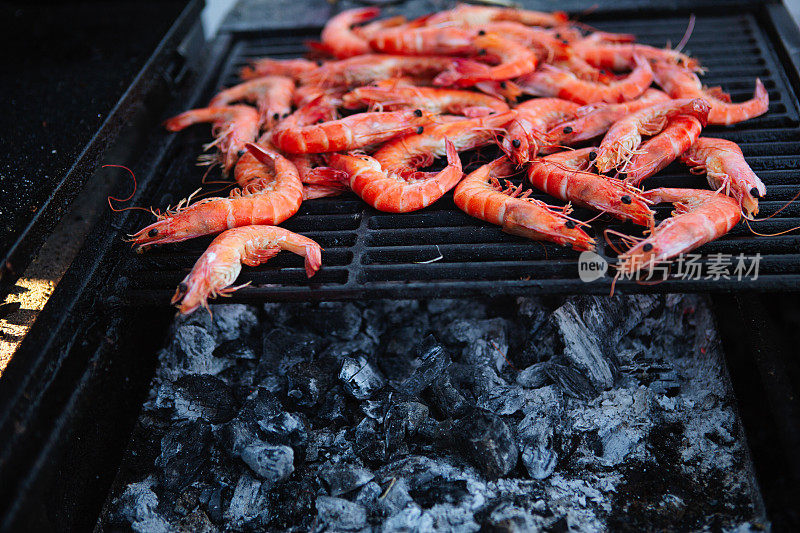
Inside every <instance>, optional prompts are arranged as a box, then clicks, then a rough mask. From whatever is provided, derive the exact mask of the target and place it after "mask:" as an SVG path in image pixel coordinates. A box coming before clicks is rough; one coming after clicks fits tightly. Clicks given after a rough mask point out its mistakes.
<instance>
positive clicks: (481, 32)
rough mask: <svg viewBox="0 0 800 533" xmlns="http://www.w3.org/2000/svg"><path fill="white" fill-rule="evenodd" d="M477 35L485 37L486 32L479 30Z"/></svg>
mask: <svg viewBox="0 0 800 533" xmlns="http://www.w3.org/2000/svg"><path fill="white" fill-rule="evenodd" d="M478 35H486V30H481V31H479V32H478Z"/></svg>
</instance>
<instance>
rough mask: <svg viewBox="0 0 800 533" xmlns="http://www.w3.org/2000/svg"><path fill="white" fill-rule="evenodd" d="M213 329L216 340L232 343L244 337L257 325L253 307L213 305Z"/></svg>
mask: <svg viewBox="0 0 800 533" xmlns="http://www.w3.org/2000/svg"><path fill="white" fill-rule="evenodd" d="M211 312H212V314H213V316H214V322H213V329H212V330H211V331H212V332H213V333H214V334H215V335H216V336H217V337H218V338H220V339H223V340H226V341H232V340H235V339H238V338H240V337H246V336H247V335H249V334H250V332H251V331H253V330H254V329H255V328H256V326H257V325H258V316H257V315H256V311H255V309H254V308H253V307H250V306H249V305H242V304H226V305H213V306H211Z"/></svg>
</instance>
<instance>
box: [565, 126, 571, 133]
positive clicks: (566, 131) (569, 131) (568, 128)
mask: <svg viewBox="0 0 800 533" xmlns="http://www.w3.org/2000/svg"><path fill="white" fill-rule="evenodd" d="M564 133H572V126H567V127H566V128H564Z"/></svg>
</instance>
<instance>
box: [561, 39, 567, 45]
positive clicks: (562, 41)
mask: <svg viewBox="0 0 800 533" xmlns="http://www.w3.org/2000/svg"><path fill="white" fill-rule="evenodd" d="M561 44H569V41H568V40H566V39H561Z"/></svg>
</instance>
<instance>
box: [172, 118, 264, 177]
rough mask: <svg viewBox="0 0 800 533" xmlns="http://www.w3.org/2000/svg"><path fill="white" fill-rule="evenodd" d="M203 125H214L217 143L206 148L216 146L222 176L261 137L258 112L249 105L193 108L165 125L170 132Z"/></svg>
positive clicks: (213, 131) (213, 132) (213, 129)
mask: <svg viewBox="0 0 800 533" xmlns="http://www.w3.org/2000/svg"><path fill="white" fill-rule="evenodd" d="M201 122H210V123H212V134H213V135H214V137H215V138H216V140H215V141H214V142H212V143H209V144H207V145H206V146H205V149H206V150H207V149H209V148H211V147H213V146H217V147H218V148H219V151H220V157H219V158H217V157H214V158H211V159H209V161H213V160H215V159H221V160H222V169H223V173H225V174H227V173H228V172H229V171H230V169H231V168H233V165H234V164H235V163H236V160H237V159H239V156H241V155H244V145H245V144H247V143H249V142H253V141H255V140H256V137H257V136H258V122H259V114H258V111H256V110H255V109H253V108H252V107H249V106H246V105H234V106H222V107H206V108H202V109H192V110H190V111H186V112H184V113H181V114H180V115H177V116H174V117H172V118H170V119H168V120H167V121H166V122H164V126H165V127H166V128H167V130H169V131H181V130H182V129H184V128H187V127H189V126H192V125H194V124H200V123H201Z"/></svg>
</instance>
